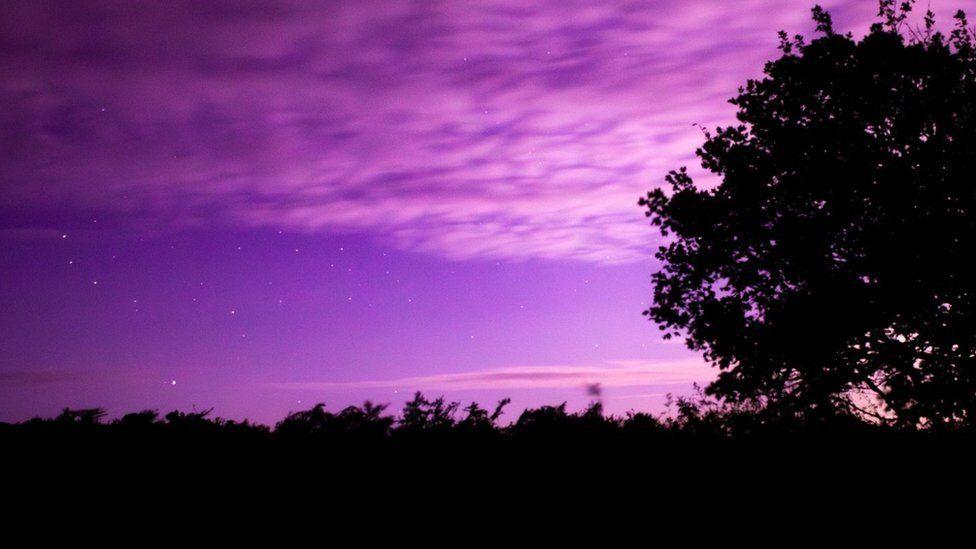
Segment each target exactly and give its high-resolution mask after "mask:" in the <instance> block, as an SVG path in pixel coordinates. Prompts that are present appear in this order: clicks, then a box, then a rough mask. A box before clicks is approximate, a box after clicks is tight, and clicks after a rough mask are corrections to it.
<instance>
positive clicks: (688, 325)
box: [640, 0, 976, 426]
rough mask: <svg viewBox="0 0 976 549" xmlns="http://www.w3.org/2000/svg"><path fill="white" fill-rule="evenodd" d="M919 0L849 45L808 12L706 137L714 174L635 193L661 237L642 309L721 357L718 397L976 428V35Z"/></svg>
mask: <svg viewBox="0 0 976 549" xmlns="http://www.w3.org/2000/svg"><path fill="white" fill-rule="evenodd" d="M913 3H914V2H903V3H901V4H896V3H895V2H894V0H882V1H881V2H880V9H879V14H878V15H879V22H878V23H876V24H875V25H873V26H872V27H871V29H870V32H868V34H867V35H866V36H864V37H863V38H861V39H856V38H855V37H853V36H852V35H850V34H846V35H844V34H839V33H837V32H836V31H835V30H834V26H833V23H832V21H831V17H830V14H829V13H828V12H826V11H825V10H823V9H822V8H820V7H819V6H817V7H815V8H814V9H813V19H814V21H815V22H816V27H817V37H816V38H815V39H813V40H811V41H810V42H809V43H807V42H806V41H805V40H804V38H803V37H802V36H800V35H795V36H793V37H789V36H787V34H786V33H783V32H781V33H780V38H781V44H780V50H781V55H780V57H779V58H778V59H776V60H774V61H771V62H769V63H768V64H767V65H766V66H765V71H764V73H765V74H764V77H762V78H760V79H757V80H750V81H749V82H748V83H747V84H746V85H745V86H744V87H742V88H740V89H739V93H738V96H737V97H735V98H734V99H732V100H731V103H732V104H734V105H735V106H736V107H737V108H738V110H737V118H738V120H739V121H740V124H739V125H737V126H730V127H724V128H717V129H715V131H714V132H708V131H706V132H705V138H706V140H705V143H704V145H703V146H702V147H701V148H700V149H698V151H697V154H698V156H699V158H700V159H701V164H702V166H703V168H705V169H706V170H708V171H710V172H712V173H714V174H716V175H717V176H718V179H719V180H720V183H719V184H717V185H716V186H713V187H711V188H703V187H702V186H698V185H696V184H695V183H694V182H693V180H692V177H691V175H690V174H689V173H688V171H687V170H686V169H685V168H681V169H679V170H676V171H672V172H671V173H670V174H668V176H667V178H666V181H667V183H668V186H667V187H669V188H664V189H661V188H659V189H656V190H654V191H652V192H649V193H648V194H647V196H646V197H644V198H641V200H640V205H641V206H642V207H644V208H646V212H645V213H646V215H647V216H648V217H649V218H650V219H651V221H652V224H653V225H655V226H657V227H658V228H659V229H660V231H661V232H662V233H663V235H664V236H665V238H666V240H665V244H664V245H663V246H661V247H660V248H659V250H658V252H657V254H656V257H657V258H658V259H659V260H660V261H661V262H662V267H661V269H660V271H659V272H657V273H655V274H654V276H653V291H654V301H653V305H652V306H651V307H650V308H649V309H648V310H647V311H645V314H646V315H648V316H649V317H650V318H651V319H652V320H653V321H654V322H655V323H657V324H658V326H659V327H660V329H661V330H662V331H663V332H664V336H665V337H666V338H669V337H684V338H685V340H686V343H687V345H688V347H689V348H691V349H692V350H696V351H699V352H702V354H703V355H704V357H705V358H706V360H707V361H709V362H710V363H711V364H713V365H714V366H716V367H717V368H718V369H719V370H720V371H719V375H718V377H717V379H716V380H715V381H714V382H713V383H712V384H711V385H710V386H709V387H708V388H707V391H708V392H709V393H710V394H712V395H715V396H718V397H721V398H723V399H727V400H728V401H730V402H740V403H741V402H748V403H753V404H760V405H762V406H765V407H776V408H778V409H781V410H788V411H791V412H796V413H803V414H814V415H815V414H817V413H821V412H822V413H833V412H836V411H837V410H838V409H843V410H845V411H847V412H850V411H856V412H857V413H859V414H864V415H867V416H871V417H874V418H876V419H877V420H878V421H882V422H888V423H894V424H899V425H903V426H918V425H922V426H940V425H946V424H958V423H968V424H973V423H976V260H974V258H976V215H974V209H973V208H974V202H976V56H974V35H976V32H974V30H973V29H972V28H971V27H970V26H969V23H968V21H967V19H966V15H965V14H964V13H963V12H961V11H960V12H958V13H957V14H956V15H955V22H954V24H953V28H952V30H951V31H950V32H949V33H948V34H945V33H942V32H939V31H938V30H937V29H936V26H935V18H934V15H933V14H932V13H931V11H929V12H928V13H926V14H925V15H924V18H923V19H922V20H921V21H920V22H919V24H918V25H912V24H910V21H912V18H910V17H909V12H911V9H912V7H913Z"/></svg>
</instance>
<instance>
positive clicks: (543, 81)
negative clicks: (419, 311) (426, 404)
mask: <svg viewBox="0 0 976 549" xmlns="http://www.w3.org/2000/svg"><path fill="white" fill-rule="evenodd" d="M970 3H972V2H970V1H963V2H957V3H954V5H953V6H952V7H955V4H962V5H963V6H964V7H965V5H966V4H970ZM825 4H827V6H828V7H831V8H834V10H835V15H836V16H837V17H836V19H837V20H838V21H839V22H840V23H841V24H844V23H846V24H848V25H863V24H864V23H865V22H866V18H867V17H869V16H870V15H871V12H872V11H873V9H872V8H873V6H871V5H869V4H872V3H871V2H854V1H846V2H845V1H833V2H825ZM809 7H810V6H808V5H806V4H805V3H795V2H781V1H779V0H743V1H739V2H735V3H734V6H733V5H730V4H729V3H727V2H718V1H689V2H673V1H663V0H659V1H648V2H634V1H630V0H620V1H610V2H590V1H582V0H550V1H543V2H531V3H528V2H523V1H521V0H488V1H486V0H478V1H471V2H365V1H361V0H355V1H352V0H350V1H336V2H276V3H274V4H263V3H254V2H227V1H215V2H206V3H199V2H190V1H186V2H183V1H172V2H158V3H149V4H144V3H140V4H134V3H126V2H105V3H100V2H85V3H84V4H74V3H61V2H53V3H44V2H26V3H18V2H13V3H10V4H8V5H6V6H5V20H6V21H7V24H6V25H5V26H4V29H3V30H2V35H0V66H2V68H3V72H4V75H5V76H4V78H3V80H2V82H0V104H2V105H3V107H2V108H0V128H2V129H0V150H2V151H3V152H2V153H0V154H2V155H3V158H2V162H0V177H2V179H3V180H4V185H5V191H4V193H5V195H6V196H5V198H4V199H5V201H6V202H7V203H8V204H10V205H13V207H15V208H17V209H23V208H30V207H35V206H38V205H43V206H45V207H48V208H51V207H65V208H70V207H76V206H79V205H81V206H84V207H85V208H95V209H104V210H113V211H115V212H118V213H122V214H126V215H129V216H131V217H132V218H134V219H152V220H153V222H154V223H157V224H158V222H159V221H160V220H163V221H168V222H174V223H181V222H187V223H188V222H190V221H199V220H200V219H206V220H208V221H207V222H209V223H227V224H232V225H241V224H243V225H247V226H258V227H265V226H270V227H276V228H283V229H286V230H291V231H302V232H336V231H349V232H357V233H367V234H370V235H373V236H374V237H375V238H376V239H377V240H379V241H381V242H384V243H386V244H388V245H391V246H397V247H400V248H403V249H408V250H416V251H421V252H426V253H431V254H437V255H441V256H445V257H449V258H456V259H467V258H498V259H516V260H517V259H527V258H544V259H574V260H582V261H590V262H599V263H619V262H627V261H632V260H635V259H638V258H642V257H647V253H648V250H649V249H650V248H651V247H652V245H653V244H654V242H653V240H652V239H653V236H652V235H653V233H652V231H650V230H648V229H647V228H646V226H645V220H644V219H643V217H642V216H641V215H640V212H639V210H638V209H637V208H636V206H635V200H636V197H637V196H638V195H639V194H641V193H642V192H643V191H644V190H646V189H647V188H648V187H650V186H653V185H655V184H657V183H658V182H660V181H661V179H662V176H663V174H664V173H665V172H666V171H667V170H668V169H671V168H674V167H677V166H679V165H681V164H686V163H688V164H694V161H693V158H692V155H693V151H694V149H695V147H696V146H697V145H698V144H699V143H700V141H701V134H700V132H699V131H698V130H697V129H695V128H693V127H692V124H693V123H702V124H705V125H714V124H718V123H720V122H731V121H732V118H731V116H732V108H731V107H730V106H729V105H727V104H726V102H725V100H726V99H727V98H728V97H730V96H731V95H732V94H733V93H734V92H735V89H736V87H737V86H738V85H739V84H741V83H742V82H743V81H744V79H745V78H747V77H750V76H755V75H756V74H757V73H758V69H759V67H760V66H761V64H762V61H763V60H764V59H767V58H769V57H770V56H772V55H773V54H775V43H776V35H775V33H776V31H777V30H779V29H788V30H790V31H802V30H807V29H809V22H808V11H807V10H808V8H809ZM757 14H761V16H757Z"/></svg>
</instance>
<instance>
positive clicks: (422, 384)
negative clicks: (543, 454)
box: [272, 359, 713, 391]
mask: <svg viewBox="0 0 976 549" xmlns="http://www.w3.org/2000/svg"><path fill="white" fill-rule="evenodd" d="M712 376H713V373H712V371H711V370H710V369H709V368H708V367H707V366H706V365H705V364H704V363H703V362H702V361H701V360H697V359H692V360H684V361H675V362H661V361H637V360H630V361H610V362H607V363H604V364H598V365H593V366H516V367H508V368H497V369H490V370H480V371H475V372H464V373H446V374H434V375H428V376H416V377H405V378H398V379H386V380H366V381H299V382H288V383H274V384H272V386H273V387H275V388H277V389H296V390H322V391H329V390H337V389H400V390H404V391H415V390H444V391H449V390H485V389H546V388H575V387H583V386H584V385H589V384H593V383H599V384H600V385H601V386H603V387H638V386H650V385H670V384H678V383H692V382H702V381H707V380H709V379H711V378H712Z"/></svg>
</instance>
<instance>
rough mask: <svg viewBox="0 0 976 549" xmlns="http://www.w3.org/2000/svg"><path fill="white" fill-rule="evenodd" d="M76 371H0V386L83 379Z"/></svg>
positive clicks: (24, 385)
mask: <svg viewBox="0 0 976 549" xmlns="http://www.w3.org/2000/svg"><path fill="white" fill-rule="evenodd" d="M85 378H86V377H85V376H82V375H80V374H77V373H72V372H54V371H37V372H35V371H12V372H0V387H2V388H15V387H33V386H36V385H47V384H51V383H64V382H72V381H79V380H81V379H85Z"/></svg>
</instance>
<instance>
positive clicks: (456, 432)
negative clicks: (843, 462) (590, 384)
mask: <svg viewBox="0 0 976 549" xmlns="http://www.w3.org/2000/svg"><path fill="white" fill-rule="evenodd" d="M509 402H510V401H509V399H504V400H502V401H500V402H499V403H498V404H497V405H496V406H495V407H494V408H493V409H491V410H489V409H485V408H482V407H481V406H480V405H479V404H477V403H471V404H470V405H468V406H466V407H463V408H462V407H461V403H459V402H449V401H447V400H445V399H444V398H443V397H439V398H435V399H428V398H427V397H425V396H424V395H423V394H422V393H420V392H418V393H416V394H415V396H414V398H413V399H412V400H410V401H409V402H407V403H406V404H405V405H404V407H403V409H402V411H401V413H400V414H399V415H393V414H390V413H388V412H387V409H388V406H387V405H377V404H373V403H371V402H366V403H364V404H363V405H362V406H348V407H346V408H343V409H341V410H339V411H330V410H329V409H328V408H327V407H326V406H325V404H321V403H320V404H317V405H315V406H314V407H312V408H310V409H307V410H302V411H299V412H293V413H290V414H288V415H287V416H286V417H285V418H284V419H282V420H281V421H279V422H277V423H276V424H275V425H274V426H273V427H269V426H267V425H263V424H259V423H253V422H250V421H247V420H244V421H235V420H230V419H223V418H220V417H217V416H214V415H213V414H212V409H208V410H203V411H195V412H180V411H172V412H170V413H167V414H165V415H160V414H159V413H158V412H157V411H155V410H145V411H141V412H134V413H128V414H125V415H123V416H122V417H120V418H118V419H113V420H106V412H105V410H103V409H100V408H90V409H65V410H64V411H62V412H61V414H59V415H58V416H56V417H51V418H40V417H37V418H33V419H30V420H27V421H22V422H18V423H13V424H10V423H0V438H2V440H3V441H4V442H6V443H7V444H6V445H5V446H6V447H7V448H16V447H17V446H18V443H19V446H20V447H21V448H30V447H31V445H35V446H36V447H39V448H41V447H45V446H47V445H52V444H53V445H59V444H68V445H76V444H85V445H88V446H90V447H97V446H99V445H102V446H105V447H115V446H138V445H141V444H149V445H158V446H174V445H175V446H176V447H184V446H187V445H190V446H209V447H236V448H241V447H243V448H248V449H251V450H258V449H262V448H264V449H269V448H303V449H305V448H313V447H317V448H321V449H326V450H329V451H335V452H351V453H356V452H359V451H371V450H375V449H377V448H385V449H395V448H416V447H429V448H442V447H455V448H478V449H482V450H490V449H493V448H505V447H513V446H514V447H520V448H531V447H545V446H552V447H565V446H567V445H571V446H574V447H577V448H581V449H583V448H592V449H601V450H606V449H610V448H613V447H615V446H628V447H645V448H646V447H655V448H670V449H676V448H679V447H685V446H701V445H738V446H746V447H747V446H749V445H763V444H767V443H778V444H782V443H791V442H793V443H799V444H804V443H807V442H814V443H817V444H822V443H824V442H838V443H859V444H861V443H866V444H879V443H881V444H886V443H897V444H901V443H904V442H912V441H921V440H924V441H926V442H931V441H951V442H956V443H965V444H967V445H968V444H969V443H970V442H971V441H972V440H976V429H971V428H968V427H965V426H953V427H952V428H947V429H942V430H933V429H921V428H907V427H904V426H898V425H895V424H885V423H881V422H876V421H871V420H869V419H866V418H865V417H864V416H863V415H857V414H851V413H843V412H839V413H837V414H834V415H831V416H824V415H823V414H816V415H808V416H802V415H783V414H782V413H781V411H780V410H776V409H772V408H763V407H751V406H743V405H733V404H730V403H727V402H722V401H718V400H716V399H714V398H710V397H708V396H705V395H704V394H702V393H701V392H700V391H699V392H698V393H697V394H695V395H693V396H688V397H677V398H670V397H669V401H668V411H667V412H665V413H663V414H660V415H654V414H650V413H646V412H628V413H626V414H624V415H622V416H615V415H607V414H605V413H604V411H603V406H602V404H601V403H600V402H599V401H594V402H592V403H591V404H590V405H589V406H587V407H586V408H584V409H582V410H579V411H570V410H568V409H567V405H566V403H565V402H564V403H562V404H559V405H557V406H540V407H537V408H528V409H526V410H524V411H523V412H521V413H520V414H519V415H518V417H517V418H515V419H514V421H510V422H508V423H505V422H503V421H502V419H501V418H502V416H503V414H504V409H505V407H506V405H508V404H509Z"/></svg>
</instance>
